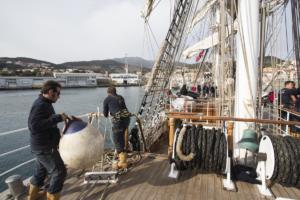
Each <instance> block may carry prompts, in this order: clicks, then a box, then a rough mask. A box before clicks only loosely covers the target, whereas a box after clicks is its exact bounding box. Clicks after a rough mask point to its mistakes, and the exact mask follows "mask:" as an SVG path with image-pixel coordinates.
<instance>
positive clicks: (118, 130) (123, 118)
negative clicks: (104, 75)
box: [103, 86, 131, 169]
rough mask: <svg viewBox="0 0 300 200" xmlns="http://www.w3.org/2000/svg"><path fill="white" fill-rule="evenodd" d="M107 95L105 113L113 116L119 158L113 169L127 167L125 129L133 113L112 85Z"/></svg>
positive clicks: (113, 128) (106, 115) (115, 142)
mask: <svg viewBox="0 0 300 200" xmlns="http://www.w3.org/2000/svg"><path fill="white" fill-rule="evenodd" d="M107 95H108V96H107V97H106V98H105V100H104V102H103V115H104V116H105V117H108V114H110V115H111V116H112V124H113V126H112V132H113V142H114V145H115V148H116V150H117V153H118V156H119V160H118V162H117V163H113V166H112V167H113V169H125V168H127V154H126V150H125V131H126V129H127V128H128V126H129V123H130V116H131V113H130V112H129V111H128V109H127V107H126V104H125V100H124V98H123V97H122V96H121V95H118V94H117V92H116V88H115V87H113V86H111V87H109V88H108V89H107Z"/></svg>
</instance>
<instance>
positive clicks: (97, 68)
mask: <svg viewBox="0 0 300 200" xmlns="http://www.w3.org/2000/svg"><path fill="white" fill-rule="evenodd" d="M122 60H125V59H124V58H116V59H105V60H92V61H76V62H65V63H61V64H55V63H51V62H48V61H43V60H38V59H33V58H25V57H16V58H9V57H0V75H3V76H14V75H17V76H23V75H24V76H49V75H51V72H55V71H58V72H63V71H66V70H68V71H74V72H85V71H93V72H96V73H106V72H108V73H124V72H125V64H124V62H122ZM139 61H140V62H139ZM127 63H128V69H129V72H130V73H136V72H140V71H142V72H143V73H146V72H149V71H150V70H151V63H152V62H151V61H147V60H144V59H142V58H138V57H134V58H129V59H128V62H127Z"/></svg>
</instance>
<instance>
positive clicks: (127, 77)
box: [109, 73, 141, 85]
mask: <svg viewBox="0 0 300 200" xmlns="http://www.w3.org/2000/svg"><path fill="white" fill-rule="evenodd" d="M109 76H110V78H111V79H112V81H113V82H114V83H116V84H118V85H120V84H124V85H137V84H140V83H141V78H140V76H139V75H138V74H130V73H124V74H110V75H109Z"/></svg>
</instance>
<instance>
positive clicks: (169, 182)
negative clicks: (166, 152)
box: [153, 161, 176, 199]
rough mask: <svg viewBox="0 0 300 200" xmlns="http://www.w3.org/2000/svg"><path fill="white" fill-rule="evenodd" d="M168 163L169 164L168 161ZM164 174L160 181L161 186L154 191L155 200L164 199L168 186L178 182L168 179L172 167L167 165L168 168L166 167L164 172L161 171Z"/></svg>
mask: <svg viewBox="0 0 300 200" xmlns="http://www.w3.org/2000/svg"><path fill="white" fill-rule="evenodd" d="M166 163H168V162H167V161H166ZM161 171H162V173H161V174H160V176H161V179H160V180H159V181H160V186H159V187H157V189H156V190H155V191H154V192H155V195H154V196H153V199H162V196H163V194H164V192H165V190H166V188H167V187H168V185H175V184H176V181H175V180H174V179H171V178H169V177H168V174H169V171H170V165H169V164H167V166H165V167H164V168H163V170H161Z"/></svg>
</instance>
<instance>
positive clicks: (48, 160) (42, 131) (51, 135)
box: [28, 80, 67, 200]
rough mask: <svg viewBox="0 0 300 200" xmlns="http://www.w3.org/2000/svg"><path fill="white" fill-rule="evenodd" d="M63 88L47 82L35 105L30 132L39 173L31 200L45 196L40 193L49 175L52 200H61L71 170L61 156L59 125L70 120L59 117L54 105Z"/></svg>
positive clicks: (35, 174) (34, 182) (31, 111)
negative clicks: (67, 168)
mask: <svg viewBox="0 0 300 200" xmlns="http://www.w3.org/2000/svg"><path fill="white" fill-rule="evenodd" d="M60 90H61V85H60V84H59V83H58V82H56V81H52V80H50V81H47V82H46V83H45V84H44V85H43V88H42V90H41V94H40V95H39V97H38V98H37V99H36V100H35V101H34V103H33V105H32V107H31V110H30V114H29V117H28V127H29V130H30V147H31V151H32V153H33V155H34V156H35V158H36V167H35V172H34V175H33V177H32V179H31V180H30V188H29V196H28V200H35V199H38V198H40V197H41V196H43V195H45V193H44V192H40V188H41V187H42V186H43V185H44V180H45V178H46V176H47V174H49V176H50V177H49V178H50V185H49V188H48V191H47V199H48V200H58V199H59V198H60V191H61V190H62V187H63V184H64V181H65V178H66V175H67V170H66V168H65V165H64V162H63V161H62V159H61V157H60V154H59V152H58V144H59V140H60V132H59V129H58V128H57V124H58V123H59V122H62V121H64V120H66V119H67V116H66V115H65V114H64V113H63V114H55V111H54V108H53V106H52V103H55V102H56V101H57V100H58V98H59V95H60Z"/></svg>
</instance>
